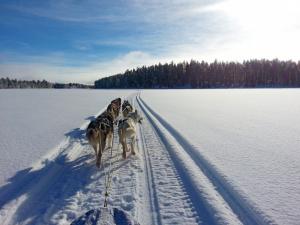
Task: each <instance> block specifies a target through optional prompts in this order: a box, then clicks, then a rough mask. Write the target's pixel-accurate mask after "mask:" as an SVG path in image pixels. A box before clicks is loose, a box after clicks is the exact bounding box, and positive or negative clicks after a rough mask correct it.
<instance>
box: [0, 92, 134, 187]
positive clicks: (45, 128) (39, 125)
mask: <svg viewBox="0 0 300 225" xmlns="http://www.w3.org/2000/svg"><path fill="white" fill-rule="evenodd" d="M132 92H133V91H126V90H124V91H115V90H109V91H100V90H53V89H51V90H44V89H40V90H30V89H28V90H18V89H15V90H0V118H1V121H0V155H1V157H0V165H1V166H0V186H1V185H3V184H4V182H5V180H6V179H8V178H10V177H12V176H13V175H14V173H15V172H17V171H20V170H23V169H26V168H28V167H29V166H30V164H31V163H33V162H35V161H36V160H38V159H39V158H40V157H42V156H43V155H45V153H47V152H48V151H49V150H50V149H52V148H54V147H56V146H57V145H58V144H59V142H60V141H61V140H62V139H63V138H64V136H72V135H75V134H76V132H77V131H78V127H79V126H80V125H81V124H82V123H83V122H84V121H88V120H89V119H91V118H92V117H93V116H94V115H95V114H96V113H97V112H99V110H101V109H102V108H103V107H105V106H106V105H107V104H108V101H110V100H111V99H113V98H115V97H116V96H123V95H124V96H127V95H128V94H130V93H132Z"/></svg>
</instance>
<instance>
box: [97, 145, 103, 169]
mask: <svg viewBox="0 0 300 225" xmlns="http://www.w3.org/2000/svg"><path fill="white" fill-rule="evenodd" d="M100 145H101V143H100V139H99V142H98V143H97V151H96V166H97V167H98V168H100V165H101V156H102V153H101V149H100V148H101V146H100Z"/></svg>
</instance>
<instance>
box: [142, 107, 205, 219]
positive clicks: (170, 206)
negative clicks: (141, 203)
mask: <svg viewBox="0 0 300 225" xmlns="http://www.w3.org/2000/svg"><path fill="white" fill-rule="evenodd" d="M138 106H139V105H138ZM139 140H141V142H140V143H141V145H142V147H141V149H143V153H144V159H145V164H146V166H147V170H148V171H147V174H148V179H149V180H148V183H149V186H148V187H149V188H150V191H149V192H150V193H151V199H152V208H153V213H154V215H153V216H154V220H155V223H156V224H158V225H173V224H174V225H175V224H179V225H181V224H185V225H192V224H202V222H203V221H202V218H201V217H200V219H199V216H198V214H197V213H196V212H195V209H194V207H193V205H192V204H191V199H190V196H189V195H188V194H187V192H186V190H185V187H184V186H183V185H182V182H181V179H180V177H179V175H178V173H177V170H176V168H175V167H174V165H173V161H172V159H171V158H170V156H169V154H168V151H166V149H165V145H164V144H163V143H162V142H161V140H160V138H159V137H158V136H157V134H156V132H155V130H154V129H153V127H152V125H151V123H150V121H148V119H147V118H144V120H143V122H142V125H141V126H140V129H139Z"/></svg>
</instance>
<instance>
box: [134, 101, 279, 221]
mask: <svg viewBox="0 0 300 225" xmlns="http://www.w3.org/2000/svg"><path fill="white" fill-rule="evenodd" d="M137 101H138V102H139V105H140V107H141V109H142V111H143V112H144V114H145V115H146V117H147V118H148V119H149V121H150V123H151V124H152V126H153V127H154V129H155V131H156V133H157V134H158V136H159V138H160V139H161V140H162V142H163V143H164V145H165V147H166V150H168V152H169V153H170V156H171V158H172V161H173V162H174V163H175V167H176V168H177V171H178V173H179V175H180V177H181V179H182V181H183V184H185V185H186V190H188V192H189V195H190V196H191V197H192V200H193V203H194V206H195V208H196V209H197V210H198V214H199V215H200V218H201V219H202V220H203V222H204V223H206V224H212V223H213V224H240V223H243V224H272V223H273V222H272V221H271V220H270V219H269V218H268V217H267V216H266V215H264V214H263V213H262V212H261V211H260V210H258V209H257V208H255V207H253V205H252V204H253V203H252V204H251V202H249V200H247V199H243V197H242V196H241V195H240V194H239V193H238V192H237V191H235V190H234V189H233V188H232V187H231V186H230V184H228V182H227V181H226V180H225V179H224V178H223V177H222V176H221V175H220V174H219V173H218V172H217V170H216V169H215V168H214V167H213V166H212V165H211V164H210V163H209V162H208V161H207V160H206V159H205V158H204V157H203V156H202V155H201V153H199V151H198V150H196V149H195V147H194V146H193V145H192V144H191V143H189V142H188V141H187V140H186V139H185V138H184V137H183V136H182V135H181V134H180V133H179V132H178V131H176V130H175V129H174V128H173V127H172V126H171V125H170V124H169V123H168V122H166V121H165V120H164V119H163V118H161V117H160V116H159V115H158V114H157V113H156V112H154V111H153V110H152V109H151V108H150V107H149V106H148V105H147V104H146V103H145V102H144V101H143V100H142V99H141V98H140V97H139V96H137ZM204 212H206V213H204ZM203 213H204V216H203ZM201 214H202V217H201ZM207 215H209V216H207Z"/></svg>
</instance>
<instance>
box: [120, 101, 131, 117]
mask: <svg viewBox="0 0 300 225" xmlns="http://www.w3.org/2000/svg"><path fill="white" fill-rule="evenodd" d="M132 111H133V107H132V106H131V105H130V103H129V101H127V100H124V102H123V104H122V114H123V117H127V115H128V113H130V112H132Z"/></svg>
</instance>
